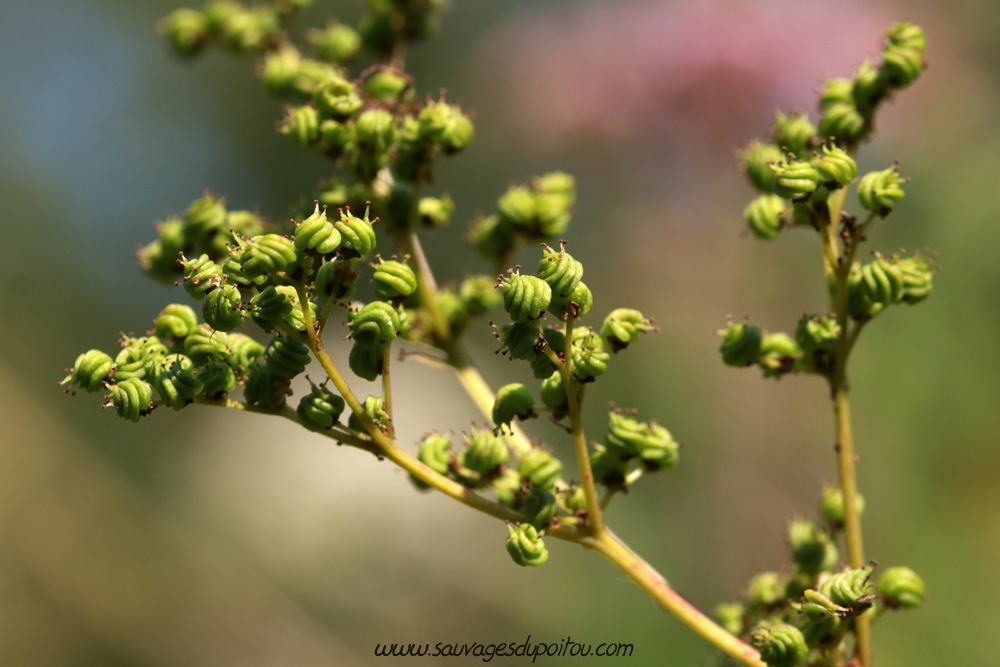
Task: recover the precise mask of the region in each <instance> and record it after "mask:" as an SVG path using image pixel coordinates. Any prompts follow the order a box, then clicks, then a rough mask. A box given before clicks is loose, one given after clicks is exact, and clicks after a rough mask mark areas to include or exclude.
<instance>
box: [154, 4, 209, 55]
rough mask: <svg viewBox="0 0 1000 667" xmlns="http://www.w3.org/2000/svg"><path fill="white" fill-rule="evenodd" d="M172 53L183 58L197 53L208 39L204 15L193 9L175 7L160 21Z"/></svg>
mask: <svg viewBox="0 0 1000 667" xmlns="http://www.w3.org/2000/svg"><path fill="white" fill-rule="evenodd" d="M161 27H162V30H163V32H164V33H165V34H166V36H167V42H169V43H170V46H171V47H172V48H173V50H174V53H176V54H177V55H179V56H183V57H185V58H191V57H193V56H196V55H198V54H199V53H201V52H202V50H203V49H204V48H205V42H206V41H207V40H208V26H207V23H206V21H205V15H204V14H202V13H201V12H199V11H195V10H193V9H177V10H175V11H173V12H171V13H170V14H169V15H167V17H166V18H165V19H163V22H162V23H161Z"/></svg>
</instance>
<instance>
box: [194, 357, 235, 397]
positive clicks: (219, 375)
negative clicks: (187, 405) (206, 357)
mask: <svg viewBox="0 0 1000 667" xmlns="http://www.w3.org/2000/svg"><path fill="white" fill-rule="evenodd" d="M196 372H197V374H198V379H199V380H201V382H202V385H203V388H202V392H203V393H204V394H205V396H207V397H208V398H211V399H217V398H224V397H225V396H226V394H228V393H229V392H231V391H232V390H233V389H235V388H236V373H234V372H233V369H232V368H230V367H229V364H227V363H226V362H224V361H210V362H208V363H207V364H205V365H204V366H201V367H199V368H198V369H197V371H196Z"/></svg>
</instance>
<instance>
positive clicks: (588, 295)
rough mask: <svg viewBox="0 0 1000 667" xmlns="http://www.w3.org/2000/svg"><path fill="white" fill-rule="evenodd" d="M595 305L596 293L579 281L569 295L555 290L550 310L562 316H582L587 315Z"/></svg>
mask: <svg viewBox="0 0 1000 667" xmlns="http://www.w3.org/2000/svg"><path fill="white" fill-rule="evenodd" d="M593 307H594V294H593V292H591V291H590V288H589V287H587V286H586V285H585V284H584V283H582V282H581V283H577V286H576V287H574V288H573V291H572V292H571V293H570V294H569V296H563V295H561V294H558V293H555V292H553V294H552V302H551V303H549V312H550V313H552V314H553V315H557V316H559V317H560V318H563V319H565V318H567V317H573V318H580V317H584V316H586V315H587V314H588V313H589V312H590V309H591V308H593Z"/></svg>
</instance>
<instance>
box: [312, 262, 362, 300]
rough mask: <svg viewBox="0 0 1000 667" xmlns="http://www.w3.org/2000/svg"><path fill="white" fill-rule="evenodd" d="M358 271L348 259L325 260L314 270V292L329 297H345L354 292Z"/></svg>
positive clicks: (359, 275) (338, 298)
mask: <svg viewBox="0 0 1000 667" xmlns="http://www.w3.org/2000/svg"><path fill="white" fill-rule="evenodd" d="M359 277H361V274H360V273H357V272H356V271H354V269H353V268H352V266H351V262H350V261H349V260H345V261H338V262H325V263H324V264H323V265H322V266H320V267H319V270H318V271H317V272H316V282H315V288H316V289H315V293H316V294H317V295H319V294H322V295H324V296H326V297H329V298H331V299H337V300H340V299H346V298H347V297H349V296H351V295H352V294H354V290H355V289H356V287H357V280H358V278H359Z"/></svg>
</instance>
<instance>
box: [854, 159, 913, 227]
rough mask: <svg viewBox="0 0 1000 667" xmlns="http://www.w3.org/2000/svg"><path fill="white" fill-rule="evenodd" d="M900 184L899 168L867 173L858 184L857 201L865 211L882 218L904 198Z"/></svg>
mask: <svg viewBox="0 0 1000 667" xmlns="http://www.w3.org/2000/svg"><path fill="white" fill-rule="evenodd" d="M902 184H903V179H902V178H901V177H900V176H899V168H898V167H896V166H895V165H893V166H891V167H889V168H888V169H886V170H884V171H872V172H869V173H867V174H865V175H864V176H862V177H861V181H860V182H859V183H858V201H859V202H861V206H862V207H863V208H865V209H866V210H869V211H873V212H875V213H877V214H878V215H880V216H882V217H883V218H884V217H885V216H887V215H889V213H890V212H891V211H892V209H893V208H895V206H896V202H897V201H898V200H900V199H902V198H903V197H904V196H906V193H904V192H903V188H902Z"/></svg>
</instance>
